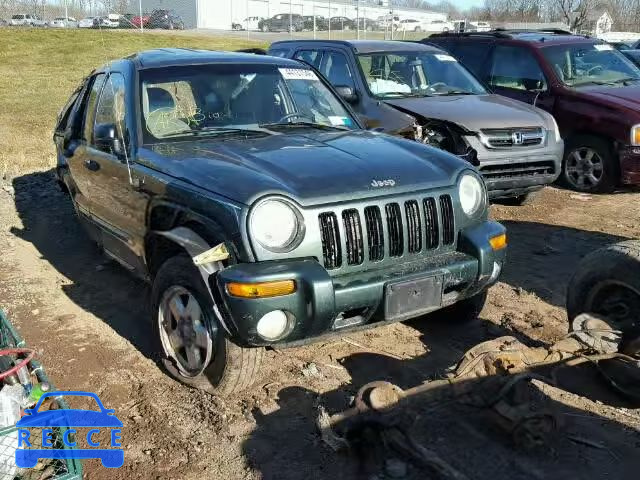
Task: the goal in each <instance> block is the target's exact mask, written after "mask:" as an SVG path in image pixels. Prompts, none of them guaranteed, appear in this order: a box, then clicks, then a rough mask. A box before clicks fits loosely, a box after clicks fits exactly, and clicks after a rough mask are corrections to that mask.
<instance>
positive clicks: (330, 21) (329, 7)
mask: <svg viewBox="0 0 640 480" xmlns="http://www.w3.org/2000/svg"><path fill="white" fill-rule="evenodd" d="M329 40H331V0H329Z"/></svg>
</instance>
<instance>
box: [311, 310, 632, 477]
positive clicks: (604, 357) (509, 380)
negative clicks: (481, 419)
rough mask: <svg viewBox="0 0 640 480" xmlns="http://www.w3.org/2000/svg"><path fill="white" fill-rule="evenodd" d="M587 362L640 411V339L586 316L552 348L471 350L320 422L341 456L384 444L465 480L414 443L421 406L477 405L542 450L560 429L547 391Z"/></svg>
mask: <svg viewBox="0 0 640 480" xmlns="http://www.w3.org/2000/svg"><path fill="white" fill-rule="evenodd" d="M584 364H588V365H591V366H593V367H594V368H595V369H597V371H598V373H599V375H600V377H601V378H602V379H603V380H605V382H606V384H607V385H608V386H609V387H610V388H611V389H612V390H613V391H615V392H616V393H618V394H619V395H621V396H623V397H624V398H625V400H626V401H627V402H629V403H631V404H632V405H634V406H639V407H640V338H629V335H628V332H622V331H616V330H614V329H613V328H612V327H611V326H610V325H609V324H608V323H607V322H606V320H605V319H604V318H602V317H598V316H594V315H590V314H581V315H579V316H578V317H576V318H575V320H574V321H573V322H572V325H571V331H570V332H569V334H568V335H567V336H566V337H565V338H563V339H562V340H560V341H558V342H556V343H554V344H553V345H550V346H546V347H528V346H526V345H525V344H523V343H522V342H520V341H519V340H518V339H516V338H514V337H512V336H504V337H500V338H496V339H494V340H490V341H487V342H483V343H480V344H478V345H476V346H474V347H473V348H471V349H470V350H469V351H467V352H466V353H465V354H464V356H463V357H462V359H461V360H460V361H459V363H458V364H457V365H455V366H454V367H452V368H451V369H450V370H449V371H448V372H446V373H445V374H444V375H443V376H442V378H440V379H437V380H432V381H428V382H426V383H423V384H421V385H418V386H416V387H413V388H410V389H408V390H402V389H401V388H400V387H398V386H396V385H393V384H391V383H388V382H384V381H377V382H372V383H369V384H366V385H364V386H363V387H362V388H360V390H359V391H358V394H357V395H356V397H355V400H354V402H353V406H352V407H351V408H349V409H348V410H346V411H344V412H340V413H337V414H334V415H331V416H330V415H329V414H328V413H327V412H326V410H325V409H324V408H323V407H320V408H319V414H318V418H317V424H318V427H319V429H320V433H321V435H322V439H323V440H324V442H325V443H327V444H328V445H329V446H331V447H332V448H333V449H334V450H348V451H350V452H355V453H356V454H358V455H360V454H362V451H359V450H361V448H360V446H361V445H362V444H363V442H365V443H366V444H367V445H368V447H367V448H369V449H370V446H371V445H372V444H378V445H379V446H381V448H382V449H384V451H385V452H389V451H392V452H394V454H395V455H396V456H399V457H402V458H403V459H404V460H405V461H407V462H409V463H411V464H413V465H414V466H415V467H416V468H418V469H424V470H426V471H429V472H431V473H432V474H434V475H436V477H437V478H447V479H449V478H451V479H458V480H459V479H464V478H467V477H466V475H464V474H463V473H461V472H460V471H458V470H457V469H456V468H454V467H453V466H452V465H451V464H450V463H449V462H447V461H446V460H444V459H443V458H441V457H440V456H439V455H438V454H436V453H435V452H434V451H432V450H430V449H428V448H425V447H424V446H423V445H421V444H419V443H418V442H417V441H416V440H415V436H414V435H413V433H412V427H413V424H414V423H415V418H414V415H415V408H414V407H416V406H417V405H420V406H422V407H424V406H425V405H427V404H438V403H443V402H456V403H458V404H461V405H467V406H472V407H478V409H479V410H478V411H479V414H482V415H485V416H488V417H489V418H491V420H492V421H493V422H495V424H496V425H498V426H499V427H500V428H502V429H503V430H504V431H505V432H507V433H508V434H509V435H511V438H512V440H513V443H514V445H515V446H516V448H521V449H526V450H530V449H535V448H538V447H541V446H544V445H546V444H547V443H548V442H549V440H550V439H551V438H552V436H553V435H554V434H556V433H557V432H558V431H559V429H560V427H561V417H560V416H559V415H558V412H557V407H556V406H555V405H554V402H553V401H551V400H550V399H549V398H548V396H547V395H546V394H545V393H544V392H543V389H541V388H540V385H541V384H549V385H554V386H555V385H557V377H558V374H559V373H560V372H561V371H562V370H563V369H570V368H575V367H577V366H579V365H582V366H584ZM365 455H366V453H365ZM392 476H393V475H392Z"/></svg>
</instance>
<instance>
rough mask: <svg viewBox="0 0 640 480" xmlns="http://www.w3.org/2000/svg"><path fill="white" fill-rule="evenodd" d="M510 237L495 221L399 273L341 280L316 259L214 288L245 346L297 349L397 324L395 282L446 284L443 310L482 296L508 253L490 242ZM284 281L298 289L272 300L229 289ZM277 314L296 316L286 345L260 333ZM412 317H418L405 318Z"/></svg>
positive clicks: (235, 273)
mask: <svg viewBox="0 0 640 480" xmlns="http://www.w3.org/2000/svg"><path fill="white" fill-rule="evenodd" d="M503 233H505V228H504V227H503V226H502V225H500V224H499V223H496V222H489V221H487V222H484V223H482V224H480V225H476V226H474V227H472V228H468V229H466V230H463V231H462V232H460V235H459V241H458V248H457V250H456V251H454V252H450V253H448V254H444V255H440V256H435V257H428V258H426V259H421V260H419V261H414V262H406V263H402V262H401V261H399V262H398V264H397V265H396V266H395V267H394V268H385V269H380V270H369V271H365V272H358V273H350V274H345V275H341V276H335V277H332V276H331V275H330V274H329V273H328V272H327V270H325V268H324V267H323V266H322V265H321V264H320V263H318V261H317V260H315V259H312V258H307V259H293V260H285V261H270V262H258V263H244V264H237V265H233V266H230V267H228V268H226V269H224V270H222V271H221V272H220V273H219V274H218V275H216V276H212V277H210V280H209V281H210V287H211V290H212V292H214V295H216V296H217V297H218V298H216V300H217V301H218V304H219V305H220V306H221V309H220V310H221V312H220V314H221V315H222V317H223V320H224V323H225V326H226V327H227V330H228V331H229V333H230V334H231V337H232V338H233V340H234V341H236V342H237V343H239V344H241V345H245V346H260V345H263V346H264V345H279V346H292V345H297V344H301V343H308V342H310V341H312V340H313V339H315V338H317V337H320V336H324V335H327V334H332V333H335V332H344V331H347V330H352V329H357V328H366V327H373V326H376V325H380V324H382V323H385V322H390V321H396V320H393V319H391V320H390V319H388V318H386V317H385V314H384V303H385V302H384V299H385V290H386V286H387V285H388V284H390V283H394V282H398V281H403V282H404V281H406V280H414V279H415V280H418V279H423V278H425V277H434V276H438V277H440V278H442V302H441V305H440V307H436V308H435V309H437V308H442V307H446V306H449V305H452V304H454V303H456V302H457V301H460V300H462V299H465V298H468V297H471V296H473V295H476V294H477V293H480V292H481V291H483V290H484V289H486V288H488V287H489V286H490V285H492V284H493V283H495V281H496V280H497V278H498V276H499V272H500V271H501V269H502V265H503V263H504V260H505V255H506V252H505V249H504V248H503V249H501V250H497V251H494V250H493V249H492V247H491V245H490V244H489V239H490V238H493V237H495V236H498V235H500V234H503ZM279 280H294V281H295V282H296V285H297V289H296V291H295V292H294V293H292V294H289V295H284V296H278V297H270V298H239V297H234V296H232V295H230V294H229V293H228V291H227V285H228V284H229V283H230V282H240V283H259V282H273V281H279ZM273 310H284V311H286V312H288V313H289V314H290V315H292V316H293V317H295V321H294V322H293V327H292V329H291V330H290V333H289V334H288V335H287V336H286V337H285V338H283V339H282V340H280V341H278V342H268V341H265V340H264V339H262V338H261V337H260V336H259V335H258V333H257V327H256V326H257V322H258V320H259V319H260V318H262V316H263V315H265V314H266V313H268V312H271V311H273ZM431 311H433V309H432V310H431ZM423 313H424V312H418V313H417V314H416V315H413V316H419V315H422V314H423ZM407 318H411V316H409V317H406V318H402V320H405V319H407Z"/></svg>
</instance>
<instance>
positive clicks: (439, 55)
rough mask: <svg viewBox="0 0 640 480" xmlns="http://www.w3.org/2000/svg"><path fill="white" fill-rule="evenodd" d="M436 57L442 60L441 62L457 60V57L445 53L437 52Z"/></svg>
mask: <svg viewBox="0 0 640 480" xmlns="http://www.w3.org/2000/svg"><path fill="white" fill-rule="evenodd" d="M435 57H436V58H437V59H438V60H440V61H441V62H455V61H456V59H455V58H453V57H452V56H451V55H445V54H443V53H436V55H435Z"/></svg>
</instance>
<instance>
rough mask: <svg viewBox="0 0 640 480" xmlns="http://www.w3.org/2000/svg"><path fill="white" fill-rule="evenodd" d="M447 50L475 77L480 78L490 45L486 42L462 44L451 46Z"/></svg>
mask: <svg viewBox="0 0 640 480" xmlns="http://www.w3.org/2000/svg"><path fill="white" fill-rule="evenodd" d="M448 50H449V51H450V52H451V53H452V54H453V55H454V56H455V57H457V58H458V59H459V60H460V62H461V63H462V64H463V65H464V66H465V67H467V68H468V69H469V70H471V71H472V72H473V73H474V74H475V75H476V76H478V77H482V75H483V73H484V72H483V68H484V66H485V63H486V60H487V56H488V55H489V52H490V50H491V44H490V43H487V42H463V43H459V44H458V45H451V46H449V47H448Z"/></svg>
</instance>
